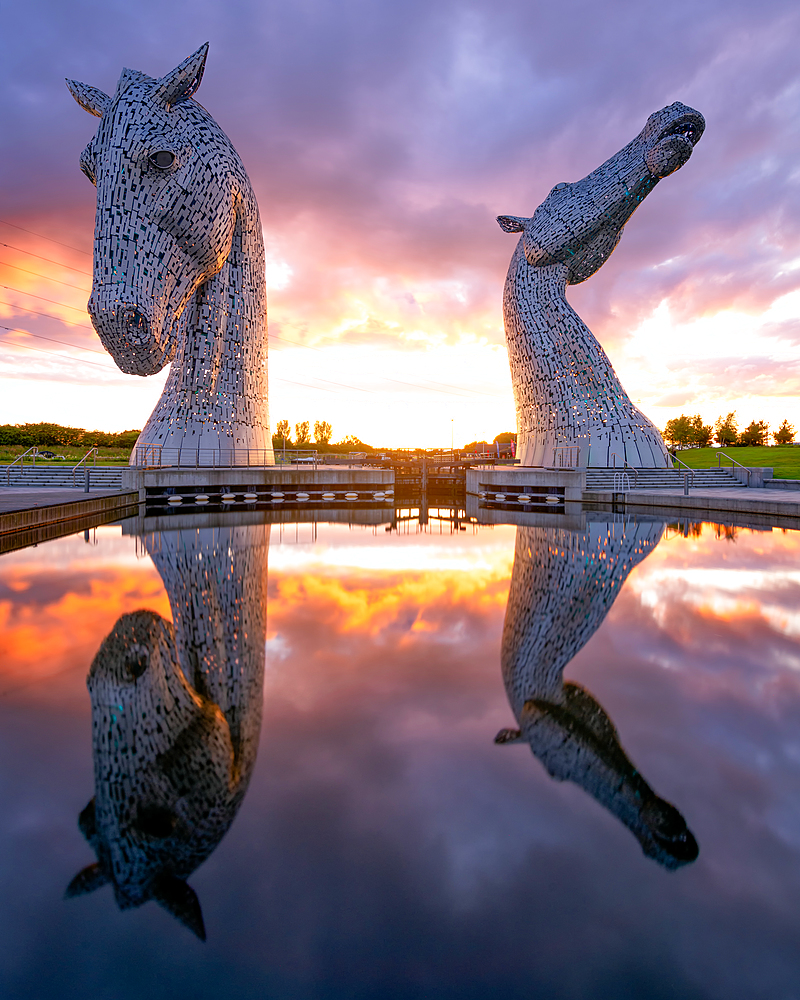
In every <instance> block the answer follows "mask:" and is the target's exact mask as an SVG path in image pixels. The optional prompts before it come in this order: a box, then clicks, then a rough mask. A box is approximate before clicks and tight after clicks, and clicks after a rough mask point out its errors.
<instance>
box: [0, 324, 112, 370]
mask: <svg viewBox="0 0 800 1000" xmlns="http://www.w3.org/2000/svg"><path fill="white" fill-rule="evenodd" d="M3 329H4V330H5V329H7V327H3ZM0 343H3V344H6V343H8V342H7V341H4V340H0ZM8 346H9V347H21V348H22V349H23V350H24V351H36V352H37V353H38V354H49V355H50V357H52V358H60V359H61V360H62V361H74V362H75V364H78V365H94V367H95V368H104V369H105V370H106V371H107V372H111V371H114V369H113V368H112V367H111V366H110V365H101V364H99V363H98V362H97V361H85V360H84V359H83V358H73V357H70V355H69V354H57V353H56V352H55V351H45V350H44V348H42V347H28V345H27V344H8Z"/></svg>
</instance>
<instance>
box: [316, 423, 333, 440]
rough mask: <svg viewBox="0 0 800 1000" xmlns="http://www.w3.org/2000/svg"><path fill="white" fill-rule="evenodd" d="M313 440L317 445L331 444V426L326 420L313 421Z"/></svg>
mask: <svg viewBox="0 0 800 1000" xmlns="http://www.w3.org/2000/svg"><path fill="white" fill-rule="evenodd" d="M314 440H315V441H316V442H317V444H330V443H331V425H330V424H329V423H328V421H327V420H315V421H314Z"/></svg>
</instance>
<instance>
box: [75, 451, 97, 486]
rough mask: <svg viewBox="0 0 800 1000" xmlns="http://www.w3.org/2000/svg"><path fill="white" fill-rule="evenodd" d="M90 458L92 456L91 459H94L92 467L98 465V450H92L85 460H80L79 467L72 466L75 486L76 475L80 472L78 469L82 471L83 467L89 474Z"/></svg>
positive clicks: (87, 453) (88, 452) (85, 456)
mask: <svg viewBox="0 0 800 1000" xmlns="http://www.w3.org/2000/svg"><path fill="white" fill-rule="evenodd" d="M89 456H91V458H92V465H97V448H90V449H89V450H88V451H87V452H86V454H85V455H84V456H83V458H82V459H81V460H80V462H78V463H77V465H73V466H72V485H73V486H74V485H75V473H76V472H77V471H78V469H80V467H81V466H83V467H84V469H85V470H86V472H87V473H88V471H89V463H88V461H87V460H88V458H89Z"/></svg>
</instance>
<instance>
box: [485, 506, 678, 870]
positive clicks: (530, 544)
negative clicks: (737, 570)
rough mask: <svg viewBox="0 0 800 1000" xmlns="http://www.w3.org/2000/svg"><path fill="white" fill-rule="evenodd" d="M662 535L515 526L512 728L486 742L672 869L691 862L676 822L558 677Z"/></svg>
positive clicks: (595, 526) (508, 670)
mask: <svg viewBox="0 0 800 1000" xmlns="http://www.w3.org/2000/svg"><path fill="white" fill-rule="evenodd" d="M662 531H663V525H661V524H632V523H628V524H615V523H611V524H609V523H605V522H595V523H590V524H589V525H588V526H587V529H586V531H584V532H581V533H572V532H569V531H565V530H561V529H555V528H517V544H516V551H515V555H514V570H513V573H512V577H511V590H510V593H509V597H508V610H507V611H506V620H505V626H504V629H503V647H502V653H501V660H502V668H503V679H504V681H505V686H506V693H507V694H508V699H509V701H510V703H511V707H512V709H513V711H514V715H515V716H516V717H517V721H518V724H519V727H520V728H519V729H503V730H501V731H500V732H499V733H498V734H497V737H496V738H495V742H497V743H522V742H525V743H528V744H530V747H531V750H532V751H533V752H534V754H535V755H536V756H537V757H538V758H539V760H541V762H542V763H543V764H544V766H545V767H546V768H547V770H548V772H549V773H550V775H551V776H552V777H554V778H556V779H558V780H559V781H567V780H569V781H574V782H575V783H576V784H578V785H580V786H581V787H582V788H583V789H585V790H586V791H587V792H588V793H589V794H590V795H592V796H593V797H594V798H595V799H597V801H598V802H599V803H600V804H601V805H603V806H605V807H606V809H608V810H609V811H610V812H611V813H613V814H614V815H615V816H616V817H617V818H618V819H619V820H621V822H623V823H624V824H625V826H627V827H628V829H629V830H631V832H632V833H633V834H634V835H635V836H636V838H637V839H638V841H639V843H640V844H641V845H642V849H643V850H644V853H645V854H646V855H647V856H648V857H651V858H654V859H655V860H656V861H658V862H659V864H662V865H664V867H666V868H677V867H679V866H680V865H682V864H686V863H687V862H690V861H694V859H695V858H696V857H697V842H696V841H695V839H694V837H693V836H692V834H691V831H690V830H689V829H688V828H687V826H686V822H685V820H684V819H683V817H682V816H681V814H680V813H679V812H678V810H677V809H676V808H675V807H674V806H672V805H670V803H669V802H665V801H664V799H661V798H659V797H658V796H657V795H656V793H655V792H654V791H653V790H652V788H650V786H649V785H648V784H647V782H646V781H645V780H644V778H643V777H642V776H641V774H639V772H638V771H637V770H636V768H635V767H634V765H633V764H632V763H631V761H630V760H629V758H628V757H627V755H626V753H625V751H624V750H623V749H622V747H621V746H620V743H619V737H618V735H617V731H616V729H615V728H614V724H613V723H612V722H611V720H610V719H609V717H608V716H607V715H606V713H605V712H604V711H603V709H602V707H601V706H600V705H599V704H598V703H597V702H596V701H595V700H594V698H592V696H591V695H590V694H589V693H588V692H587V691H585V690H584V689H583V688H582V687H579V686H578V685H577V684H572V683H569V682H565V681H564V679H563V672H564V667H565V666H566V665H567V663H569V661H570V660H571V659H572V658H573V657H574V656H575V655H576V654H577V653H578V651H579V650H580V649H582V648H583V646H584V645H585V644H586V643H587V642H588V641H589V639H590V638H591V637H592V636H593V635H594V633H595V632H596V631H597V629H598V628H599V627H600V624H601V623H602V621H603V619H604V618H605V616H606V615H607V614H608V611H609V610H610V608H611V605H612V604H613V603H614V601H615V599H616V597H617V595H618V594H619V591H620V589H621V588H622V585H623V583H624V582H625V580H626V578H627V576H628V574H629V573H630V571H631V570H632V569H633V567H634V566H635V565H636V564H637V563H639V562H641V560H642V559H644V558H645V556H647V555H648V554H649V553H650V552H651V551H652V550H653V549H654V548H655V546H656V545H657V544H658V541H659V539H660V538H661V532H662Z"/></svg>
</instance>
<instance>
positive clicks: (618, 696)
mask: <svg viewBox="0 0 800 1000" xmlns="http://www.w3.org/2000/svg"><path fill="white" fill-rule="evenodd" d="M548 517H549V520H548ZM211 520H213V518H212V519H211ZM217 520H218V521H219V522H220V524H221V525H222V526H217V527H195V526H193V527H188V528H187V527H183V528H182V529H181V530H171V531H161V532H157V531H151V532H149V533H147V534H143V535H134V534H130V533H129V530H130V529H124V528H123V527H120V526H108V527H104V528H98V529H96V530H92V531H90V532H86V533H81V534H78V535H75V536H72V537H67V538H63V539H59V540H56V541H51V542H47V543H44V544H41V545H39V546H38V547H32V548H28V549H24V550H22V551H18V552H13V553H10V554H7V555H5V556H2V557H0V783H1V785H0V787H1V788H2V810H1V811H0V880H1V881H0V995H2V996H3V997H4V998H9V1000H11V998H17V997H20V998H28V997H36V998H39V997H59V998H72V997H75V998H78V997H80V998H81V1000H83V998H86V997H92V998H94V1000H105V998H109V1000H111V998H114V1000H126V998H139V997H146V998H148V1000H159V998H168V997H169V998H183V997H187V998H188V997H192V998H218V997H221V996H231V997H236V998H251V997H252V998H256V997H257V998H265V997H269V998H276V1000H282V998H292V1000H305V998H309V1000H311V998H314V1000H316V998H373V997H375V998H378V997H380V998H407V997H408V998H454V1000H455V998H458V1000H466V998H470V1000H471V998H476V1000H477V998H482V1000H484V998H487V997H489V998H493V997H498V998H503V1000H514V998H523V997H524V998H531V997H535V998H551V997H552V998H558V1000H562V998H563V1000H572V998H576V1000H577V998H606V997H607V998H613V1000H618V998H648V1000H661V998H681V1000H683V998H692V1000H693V998H698V1000H699V998H720V1000H722V998H725V1000H733V998H742V1000H744V998H747V1000H754V998H762V997H763V998H769V1000H791V998H797V997H800V571H799V570H798V556H800V534H798V533H796V532H784V531H780V530H767V531H751V530H747V529H738V528H731V527H725V526H721V525H714V524H699V523H698V524H693V523H688V522H687V523H683V524H673V525H668V524H664V523H663V522H658V521H652V520H648V521H639V522H637V521H636V520H632V519H630V518H627V519H626V518H622V517H620V516H619V515H612V514H610V513H605V514H604V513H600V512H595V513H588V512H586V513H584V514H583V515H581V516H580V517H579V518H577V519H576V518H573V519H572V520H571V521H570V522H569V526H568V527H559V526H557V525H558V523H559V522H558V517H557V515H549V516H545V515H543V516H541V517H540V518H539V524H540V525H542V524H547V525H548V526H535V525H529V526H514V525H495V526H493V527H478V526H476V525H475V524H469V523H468V524H466V525H463V524H457V523H456V524H453V523H450V522H446V521H445V522H442V521H438V522H437V521H436V520H435V517H434V518H432V519H431V520H429V522H428V524H427V526H425V527H421V526H419V525H418V524H415V523H414V522H413V521H406V522H404V523H401V524H400V527H401V530H400V531H398V530H387V525H384V524H379V525H375V526H371V527H370V526H367V527H358V526H350V525H346V524H319V525H314V524H310V523H304V524H283V525H275V524H273V525H272V526H266V525H255V524H251V525H243V524H239V525H236V524H234V523H231V522H230V521H227V522H226V521H225V518H224V517H218V518H217ZM530 520H532V521H536V518H531V519H530ZM180 523H181V524H185V523H187V522H185V521H183V520H182V521H181V522H180ZM200 523H201V522H198V524H200ZM564 523H566V522H564Z"/></svg>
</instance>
